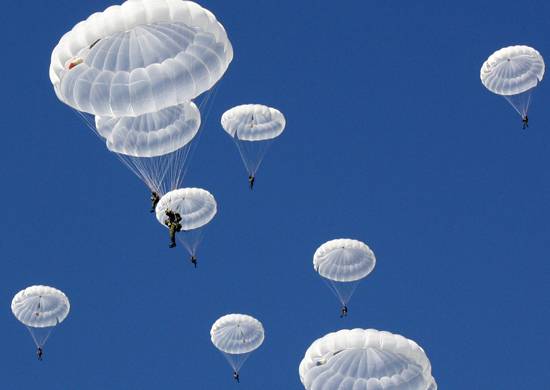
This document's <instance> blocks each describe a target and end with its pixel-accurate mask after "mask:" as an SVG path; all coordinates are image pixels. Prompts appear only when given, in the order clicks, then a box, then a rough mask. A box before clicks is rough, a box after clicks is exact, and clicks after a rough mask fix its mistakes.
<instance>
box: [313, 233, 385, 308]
mask: <svg viewBox="0 0 550 390" xmlns="http://www.w3.org/2000/svg"><path fill="white" fill-rule="evenodd" d="M375 265H376V257H375V256H374V252H373V251H372V250H371V249H370V248H369V247H368V245H367V244H365V243H363V242H361V241H357V240H352V239H347V238H344V239H336V240H331V241H328V242H326V243H324V244H323V245H321V246H320V247H319V248H318V249H317V250H316V251H315V254H314V255H313V268H314V269H315V271H316V272H317V273H318V274H319V275H320V276H321V277H322V278H323V280H325V281H326V282H327V284H328V286H329V287H330V288H331V290H332V291H333V292H334V294H335V295H336V297H337V298H338V299H339V300H340V303H341V304H342V306H343V307H345V308H346V311H347V304H348V302H349V300H350V298H351V296H352V295H353V293H354V292H355V289H356V288H357V285H358V283H359V282H360V281H361V280H362V279H364V278H365V277H366V276H367V275H369V274H370V273H371V272H372V271H373V269H374V266H375ZM343 314H346V313H343Z"/></svg>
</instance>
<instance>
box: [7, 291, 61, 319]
mask: <svg viewBox="0 0 550 390" xmlns="http://www.w3.org/2000/svg"><path fill="white" fill-rule="evenodd" d="M70 308H71V305H70V303H69V299H68V298H67V296H66V295H65V294H64V293H63V292H61V291H59V290H57V289H55V288H53V287H48V286H32V287H27V288H26V289H24V290H22V291H19V292H18V293H17V294H16V295H15V297H13V300H12V302H11V311H12V313H13V315H14V316H15V318H17V319H18V320H19V321H20V322H22V323H23V324H24V325H26V326H29V327H32V328H47V327H52V326H56V325H57V324H60V323H61V322H63V320H64V319H65V318H67V315H68V314H69V310H70Z"/></svg>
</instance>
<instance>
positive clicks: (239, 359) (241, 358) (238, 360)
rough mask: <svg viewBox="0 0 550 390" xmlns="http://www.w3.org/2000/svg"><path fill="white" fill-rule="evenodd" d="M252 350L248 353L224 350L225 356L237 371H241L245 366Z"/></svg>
mask: <svg viewBox="0 0 550 390" xmlns="http://www.w3.org/2000/svg"><path fill="white" fill-rule="evenodd" d="M250 353H251V352H247V353H241V354H233V353H227V352H222V354H223V356H225V358H226V360H227V362H228V363H229V365H230V366H231V368H232V369H233V371H235V372H237V373H238V372H239V371H240V370H241V368H242V366H243V364H244V363H245V362H246V360H247V359H248V357H249V356H250Z"/></svg>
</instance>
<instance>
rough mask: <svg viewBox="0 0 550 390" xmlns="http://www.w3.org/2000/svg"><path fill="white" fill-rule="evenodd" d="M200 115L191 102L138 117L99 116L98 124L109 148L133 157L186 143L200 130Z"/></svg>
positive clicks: (153, 154)
mask: <svg viewBox="0 0 550 390" xmlns="http://www.w3.org/2000/svg"><path fill="white" fill-rule="evenodd" d="M200 124H201V116H200V112H199V109H198V108H197V106H196V105H195V104H194V103H192V102H190V103H184V104H180V105H177V106H173V107H168V108H165V109H162V110H160V111H158V112H153V113H149V114H143V115H140V116H137V117H98V116H96V128H97V131H98V133H99V134H100V135H101V136H102V137H103V138H105V139H106V141H107V148H108V149H109V150H110V151H112V152H115V153H119V154H123V155H126V156H131V157H157V156H162V155H166V154H169V153H172V152H175V151H176V150H178V149H180V148H182V147H184V146H185V145H187V144H188V143H189V142H191V140H192V139H193V138H194V137H195V135H196V134H197V132H198V131H199V127H200Z"/></svg>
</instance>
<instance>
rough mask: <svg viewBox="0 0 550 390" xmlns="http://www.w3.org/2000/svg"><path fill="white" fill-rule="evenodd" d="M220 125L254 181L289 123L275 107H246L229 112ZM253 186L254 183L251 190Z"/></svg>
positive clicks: (242, 106) (254, 105)
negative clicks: (234, 145) (276, 139)
mask: <svg viewBox="0 0 550 390" xmlns="http://www.w3.org/2000/svg"><path fill="white" fill-rule="evenodd" d="M221 124H222V127H223V129H224V130H225V131H226V132H227V134H229V135H230V136H231V138H232V139H233V141H235V144H236V145H237V148H238V149H239V153H240V154H241V158H242V160H243V163H244V165H245V167H246V170H247V171H248V175H249V178H251V179H253V178H255V177H256V172H257V171H258V169H259V167H260V164H261V163H262V160H263V159H264V157H265V155H266V153H267V151H268V149H269V147H270V146H271V144H272V143H273V140H274V139H275V138H277V137H278V136H280V135H281V133H282V132H283V130H284V129H285V125H286V120H285V117H284V116H283V114H282V113H281V112H280V111H279V110H276V109H275V108H271V107H267V106H263V105H260V104H245V105H241V106H237V107H233V108H232V109H230V110H228V111H226V112H225V113H224V114H223V115H222V119H221ZM252 185H253V182H251V188H252Z"/></svg>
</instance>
